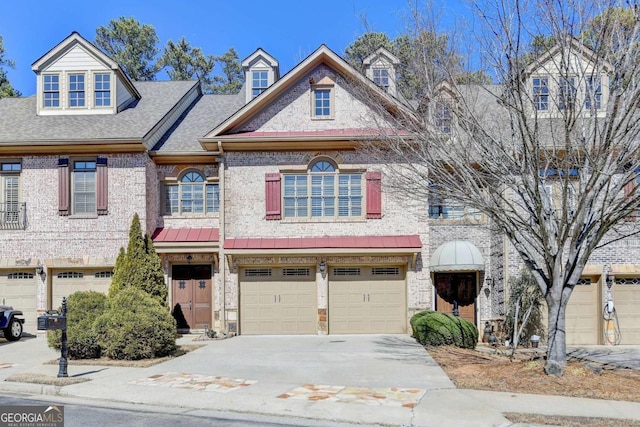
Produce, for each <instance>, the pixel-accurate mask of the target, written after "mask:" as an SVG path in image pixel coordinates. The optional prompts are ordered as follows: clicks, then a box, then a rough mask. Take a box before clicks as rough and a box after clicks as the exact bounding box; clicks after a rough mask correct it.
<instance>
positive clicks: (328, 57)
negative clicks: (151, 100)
mask: <svg viewBox="0 0 640 427" xmlns="http://www.w3.org/2000/svg"><path fill="white" fill-rule="evenodd" d="M321 64H325V65H327V66H328V67H330V68H332V69H333V70H334V71H336V72H337V73H338V74H340V75H342V76H344V77H346V78H347V79H348V80H355V82H356V83H358V84H363V85H365V87H367V88H368V89H369V90H371V91H373V92H372V93H375V94H376V95H377V96H378V97H379V98H380V100H381V102H382V103H383V104H384V105H388V106H393V108H403V107H402V105H401V104H400V103H399V102H398V101H397V100H396V99H395V98H393V97H392V96H391V95H389V94H387V93H386V92H384V91H383V90H381V89H380V88H379V87H378V86H376V85H375V84H374V83H373V82H372V81H371V80H369V79H368V78H367V77H365V76H364V75H362V74H361V73H359V72H358V71H357V70H355V69H354V68H353V67H352V66H351V65H349V64H348V63H347V62H346V61H345V60H344V59H342V58H341V57H340V56H339V55H338V54H336V53H335V52H333V51H332V50H331V49H329V48H328V47H327V46H326V45H324V44H323V45H321V46H320V47H319V48H318V49H316V50H315V51H314V52H313V53H311V54H310V55H309V56H308V57H307V58H305V59H304V60H303V61H302V62H300V63H299V64H298V65H296V66H295V67H294V68H293V69H292V70H291V71H289V72H288V73H287V74H286V75H284V76H283V77H282V78H281V79H280V80H278V81H277V82H275V83H274V84H273V85H271V86H270V87H269V88H268V89H267V90H265V91H264V92H263V93H262V94H261V95H260V96H258V97H256V98H254V99H253V100H252V101H251V102H249V103H248V104H246V105H245V106H244V107H242V108H241V109H239V110H238V111H237V112H236V113H235V114H233V115H232V116H231V117H229V118H228V119H227V120H225V121H224V122H222V123H220V124H219V125H218V126H216V127H215V128H214V129H213V130H212V131H210V132H209V133H208V134H206V135H205V136H204V137H202V138H200V142H201V143H203V144H206V143H213V142H216V143H217V141H219V140H224V139H225V138H233V139H238V135H233V131H234V129H237V128H238V127H240V126H241V125H242V124H244V123H246V122H248V121H249V120H251V119H252V118H253V117H255V116H256V115H257V114H259V113H260V112H261V111H262V110H263V109H265V108H267V107H268V106H269V105H271V103H272V102H273V101H274V100H275V99H277V97H279V96H280V95H282V94H283V93H284V92H285V91H286V90H287V89H288V88H290V87H292V86H293V85H295V84H296V83H297V82H298V81H300V79H302V78H303V77H304V76H305V75H306V74H307V73H308V72H310V71H312V70H313V69H314V68H316V67H317V66H319V65H321ZM327 138H330V136H327Z"/></svg>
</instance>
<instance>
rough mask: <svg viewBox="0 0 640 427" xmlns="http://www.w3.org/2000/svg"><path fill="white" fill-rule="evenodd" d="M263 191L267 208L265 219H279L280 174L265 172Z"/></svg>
mask: <svg viewBox="0 0 640 427" xmlns="http://www.w3.org/2000/svg"><path fill="white" fill-rule="evenodd" d="M264 181H265V182H264V191H265V201H266V208H267V216H266V218H267V220H274V219H280V218H281V216H282V215H281V213H280V174H279V173H267V174H265V175H264Z"/></svg>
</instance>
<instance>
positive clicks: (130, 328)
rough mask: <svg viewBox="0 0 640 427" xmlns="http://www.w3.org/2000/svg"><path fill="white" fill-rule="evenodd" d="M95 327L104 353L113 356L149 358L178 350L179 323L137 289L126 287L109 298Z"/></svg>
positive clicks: (148, 296) (113, 357) (136, 358)
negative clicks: (177, 325) (177, 324)
mask: <svg viewBox="0 0 640 427" xmlns="http://www.w3.org/2000/svg"><path fill="white" fill-rule="evenodd" d="M94 326H95V329H96V332H97V335H98V340H99V343H100V347H101V348H102V354H103V355H104V356H107V357H110V358H112V359H118V360H139V359H150V358H154V357H162V356H166V355H168V354H170V353H171V352H173V351H174V350H175V349H176V344H175V340H176V335H177V333H176V322H175V319H174V318H173V317H172V316H171V314H170V313H169V309H168V308H167V307H166V306H164V305H162V304H161V303H159V302H158V299H156V298H153V297H152V296H150V295H149V294H148V293H146V292H145V291H143V290H141V289H138V288H134V287H129V288H124V289H122V290H120V291H119V292H118V293H116V294H115V295H114V296H112V297H111V298H109V302H108V305H107V309H106V311H105V312H104V313H103V314H102V315H101V316H100V317H99V318H98V319H96V322H95V325H94Z"/></svg>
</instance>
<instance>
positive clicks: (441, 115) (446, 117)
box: [434, 101, 451, 135]
mask: <svg viewBox="0 0 640 427" xmlns="http://www.w3.org/2000/svg"><path fill="white" fill-rule="evenodd" d="M434 119H435V125H436V128H437V129H438V130H439V131H440V132H442V133H445V134H447V135H449V134H451V105H450V104H449V103H448V102H443V101H438V102H436V107H435V112H434Z"/></svg>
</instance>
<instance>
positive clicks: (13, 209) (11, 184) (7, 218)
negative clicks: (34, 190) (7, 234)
mask: <svg viewBox="0 0 640 427" xmlns="http://www.w3.org/2000/svg"><path fill="white" fill-rule="evenodd" d="M21 171H22V164H21V163H20V162H5V163H2V164H1V165H0V191H2V194H0V197H1V198H0V202H1V203H0V212H1V214H2V216H1V217H0V222H1V223H2V224H6V225H9V224H18V223H19V221H20V217H21V215H20V211H21V203H20V200H19V199H20V172H21Z"/></svg>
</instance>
